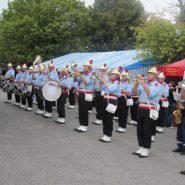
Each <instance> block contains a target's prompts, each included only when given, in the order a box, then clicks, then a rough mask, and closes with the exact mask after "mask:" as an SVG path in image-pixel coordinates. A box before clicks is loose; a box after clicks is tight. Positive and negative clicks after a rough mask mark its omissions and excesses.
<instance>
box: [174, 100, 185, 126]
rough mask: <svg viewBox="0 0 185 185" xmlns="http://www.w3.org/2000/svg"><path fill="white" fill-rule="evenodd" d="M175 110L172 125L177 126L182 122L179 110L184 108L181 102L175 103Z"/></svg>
mask: <svg viewBox="0 0 185 185" xmlns="http://www.w3.org/2000/svg"><path fill="white" fill-rule="evenodd" d="M176 108H177V109H176V110H175V111H174V112H173V118H174V120H173V121H174V125H176V126H177V125H179V124H180V123H181V120H182V113H181V110H183V109H184V108H185V107H184V105H183V103H182V101H181V100H177V101H176Z"/></svg>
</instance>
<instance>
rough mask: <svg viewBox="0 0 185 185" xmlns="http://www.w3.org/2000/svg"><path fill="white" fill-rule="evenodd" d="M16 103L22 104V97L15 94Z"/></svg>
mask: <svg viewBox="0 0 185 185" xmlns="http://www.w3.org/2000/svg"><path fill="white" fill-rule="evenodd" d="M15 102H16V103H20V102H21V98H20V95H18V94H15Z"/></svg>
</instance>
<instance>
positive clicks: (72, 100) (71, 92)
mask: <svg viewBox="0 0 185 185" xmlns="http://www.w3.org/2000/svg"><path fill="white" fill-rule="evenodd" d="M76 70H77V63H75V62H73V63H72V64H71V73H74V72H75V71H76ZM69 78H71V79H73V80H74V81H75V80H77V79H74V78H73V77H72V76H70V77H69ZM75 94H76V89H75V87H74V86H72V87H71V89H70V90H69V96H68V98H69V106H68V108H69V109H74V108H75Z"/></svg>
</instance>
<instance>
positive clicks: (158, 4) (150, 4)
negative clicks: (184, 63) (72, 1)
mask: <svg viewBox="0 0 185 185" xmlns="http://www.w3.org/2000/svg"><path fill="white" fill-rule="evenodd" d="M140 1H141V2H142V4H143V5H144V8H145V10H146V11H148V12H154V13H160V12H161V11H162V10H163V9H164V8H165V7H167V6H168V3H170V2H174V1H175V0H140ZM7 2H8V0H0V12H1V11H2V9H3V8H7ZM84 2H85V4H86V5H92V4H93V2H94V0H84ZM167 16H168V15H167ZM169 16H170V15H169Z"/></svg>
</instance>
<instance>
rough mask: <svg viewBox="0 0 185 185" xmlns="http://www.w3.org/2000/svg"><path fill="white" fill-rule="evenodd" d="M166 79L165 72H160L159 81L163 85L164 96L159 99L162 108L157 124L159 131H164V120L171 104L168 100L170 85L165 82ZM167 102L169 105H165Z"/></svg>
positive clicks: (157, 130)
mask: <svg viewBox="0 0 185 185" xmlns="http://www.w3.org/2000/svg"><path fill="white" fill-rule="evenodd" d="M164 80H165V75H164V73H160V74H159V75H158V82H159V83H160V84H161V87H162V96H161V97H160V101H159V105H160V110H159V118H158V120H157V125H156V132H157V133H163V127H164V121H165V110H166V109H167V108H168V106H169V102H168V96H169V86H168V84H166V83H165V82H164ZM166 103H168V105H167V106H165V104H166Z"/></svg>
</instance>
